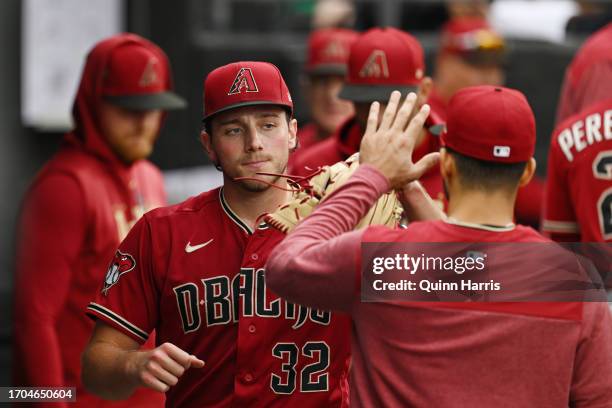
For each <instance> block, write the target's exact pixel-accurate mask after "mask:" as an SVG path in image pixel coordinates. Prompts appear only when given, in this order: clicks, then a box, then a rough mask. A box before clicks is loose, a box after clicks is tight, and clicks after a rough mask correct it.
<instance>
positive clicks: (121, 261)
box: [102, 251, 136, 296]
mask: <svg viewBox="0 0 612 408" xmlns="http://www.w3.org/2000/svg"><path fill="white" fill-rule="evenodd" d="M135 267H136V261H135V260H134V257H133V256H132V255H130V254H124V253H123V252H121V251H117V253H116V254H115V257H114V258H113V261H112V262H111V264H110V266H109V267H108V271H107V272H106V277H105V278H104V287H103V288H102V293H103V294H104V296H106V295H107V294H108V290H109V289H110V288H111V287H112V286H114V285H115V284H116V283H117V282H118V281H119V278H120V277H121V275H123V274H125V273H128V272H129V271H131V270H132V269H134V268H135Z"/></svg>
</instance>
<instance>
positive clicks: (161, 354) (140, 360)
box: [129, 343, 204, 392]
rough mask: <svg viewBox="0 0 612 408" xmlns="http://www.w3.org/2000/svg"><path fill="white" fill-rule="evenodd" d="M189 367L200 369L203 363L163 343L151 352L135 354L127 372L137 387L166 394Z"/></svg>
mask: <svg viewBox="0 0 612 408" xmlns="http://www.w3.org/2000/svg"><path fill="white" fill-rule="evenodd" d="M191 367H195V368H202V367H204V361H202V360H200V359H199V358H197V357H196V356H194V355H192V354H189V353H187V352H185V351H183V350H181V349H180V348H178V347H177V346H175V345H174V344H171V343H164V344H162V345H161V346H159V347H157V348H155V349H153V350H151V351H147V352H137V353H135V361H133V364H131V365H130V368H129V371H130V376H131V377H132V378H134V380H135V382H137V383H139V385H142V386H144V387H148V388H152V389H154V390H156V391H159V392H166V391H168V390H169V389H170V387H171V386H173V385H176V383H178V380H179V378H180V377H181V376H182V375H183V374H184V373H185V371H187V369H189V368H191Z"/></svg>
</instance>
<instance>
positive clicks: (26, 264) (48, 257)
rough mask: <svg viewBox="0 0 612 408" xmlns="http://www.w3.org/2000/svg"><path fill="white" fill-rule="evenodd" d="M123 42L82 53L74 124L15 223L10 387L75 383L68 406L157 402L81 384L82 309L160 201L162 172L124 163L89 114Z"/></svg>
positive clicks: (158, 399) (157, 397)
mask: <svg viewBox="0 0 612 408" xmlns="http://www.w3.org/2000/svg"><path fill="white" fill-rule="evenodd" d="M126 41H134V40H133V39H130V38H128V36H117V37H116V38H115V39H114V40H113V41H106V42H104V45H103V46H98V47H96V48H95V49H94V50H93V51H92V52H91V53H90V54H89V55H88V58H87V61H86V63H85V67H84V69H83V74H82V77H81V83H80V85H79V89H78V92H77V96H76V99H75V102H74V107H73V118H74V120H75V124H76V126H75V129H74V130H73V131H72V132H70V133H68V134H66V136H65V137H64V142H63V144H62V146H61V148H60V150H59V152H58V153H57V154H56V155H55V156H53V158H52V159H51V160H50V161H49V162H48V163H47V164H46V165H45V166H44V168H43V169H42V170H41V171H40V172H39V174H38V175H37V177H36V179H35V180H34V182H33V183H32V185H31V187H30V189H29V190H28V192H27V194H26V196H25V199H24V201H23V204H22V209H21V218H20V222H19V230H18V237H17V239H18V243H17V259H16V269H17V270H16V280H15V299H14V319H13V324H14V329H13V336H14V341H13V344H14V347H15V351H14V355H13V361H14V362H15V364H14V367H15V378H14V383H15V385H22V386H23V385H29V386H41V387H42V386H45V387H50V386H69V387H76V401H77V402H76V403H75V404H67V405H65V406H71V407H81V406H82V407H88V408H89V407H100V406H104V407H111V406H112V407H115V406H117V407H120V406H125V407H138V406H141V407H155V406H162V405H163V401H164V399H163V395H161V394H159V393H156V392H153V391H151V390H141V391H139V392H137V393H135V394H134V396H133V397H132V398H130V399H129V400H127V401H123V402H110V401H103V400H102V399H101V398H98V397H96V396H94V395H92V394H89V393H88V392H86V391H85V389H84V388H83V386H82V384H81V380H80V377H81V353H82V352H83V350H84V349H85V346H86V344H87V342H88V340H89V338H90V336H91V333H92V330H93V322H92V321H91V320H90V319H88V318H87V316H85V314H84V313H83V309H84V308H85V307H86V306H87V304H88V303H89V302H90V301H91V299H92V297H94V296H95V294H96V292H97V291H98V288H99V285H100V281H101V280H102V279H103V278H104V272H105V270H106V269H107V267H108V261H109V259H110V258H112V256H113V254H114V253H115V251H116V249H117V246H118V245H119V243H120V242H121V240H122V239H123V238H124V237H125V235H126V234H127V233H128V231H129V229H130V227H131V226H132V225H133V224H134V223H135V222H136V220H137V219H138V218H140V217H141V216H142V214H144V212H145V211H147V210H149V209H152V208H155V207H158V206H160V205H164V204H165V203H166V195H165V192H164V188H163V179H162V176H161V173H160V171H159V170H158V169H157V168H156V167H155V166H154V165H153V164H152V163H150V162H148V161H146V160H141V161H138V162H136V163H134V164H132V165H127V164H124V163H122V162H121V161H120V160H119V159H118V158H117V156H116V155H115V154H114V153H113V151H112V150H111V148H110V147H109V146H108V144H107V143H106V141H105V139H104V136H103V135H102V132H101V131H100V129H99V126H98V124H97V120H96V115H97V111H98V106H99V104H100V103H101V100H102V97H101V87H102V84H103V77H104V75H105V74H106V69H105V67H106V66H107V62H108V59H109V58H110V55H111V51H112V50H113V49H114V47H117V46H119V45H120V44H123V43H125V42H126ZM165 69H167V67H166V68H165ZM45 404H47V403H37V404H36V405H37V406H40V407H43V406H46V405H45ZM48 404H49V405H50V406H52V407H60V406H63V405H62V404H60V403H48Z"/></svg>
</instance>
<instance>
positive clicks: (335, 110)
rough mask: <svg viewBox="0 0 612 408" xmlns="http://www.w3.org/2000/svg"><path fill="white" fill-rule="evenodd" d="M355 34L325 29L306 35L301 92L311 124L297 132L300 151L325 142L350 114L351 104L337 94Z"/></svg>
mask: <svg viewBox="0 0 612 408" xmlns="http://www.w3.org/2000/svg"><path fill="white" fill-rule="evenodd" d="M358 35H359V34H358V33H357V32H355V31H353V30H348V29H344V28H325V29H320V30H315V31H313V32H312V33H311V34H310V38H309V39H308V60H307V62H306V78H305V84H304V91H305V96H306V100H307V101H308V106H309V108H310V115H311V117H312V122H311V123H307V124H306V125H304V126H301V127H300V129H299V130H298V140H299V149H300V150H303V149H306V148H308V147H310V146H312V145H313V144H315V143H317V142H320V141H321V140H323V139H326V138H327V137H328V136H329V135H331V134H332V133H334V131H335V130H336V129H337V128H338V127H339V126H340V125H341V124H342V123H343V122H344V121H346V120H347V119H348V118H349V117H350V116H352V115H353V114H354V110H353V104H352V103H351V102H350V101H346V100H343V99H340V98H338V93H339V92H340V89H341V88H342V84H343V83H344V77H345V75H346V63H347V61H348V57H349V52H350V47H351V44H352V43H353V42H355V40H356V39H357V37H358Z"/></svg>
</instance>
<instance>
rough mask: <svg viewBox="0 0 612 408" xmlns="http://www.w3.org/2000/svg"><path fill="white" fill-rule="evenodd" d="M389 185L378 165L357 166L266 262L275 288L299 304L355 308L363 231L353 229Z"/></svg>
mask: <svg viewBox="0 0 612 408" xmlns="http://www.w3.org/2000/svg"><path fill="white" fill-rule="evenodd" d="M388 189H389V184H388V181H387V180H386V179H385V177H384V176H383V175H382V174H380V173H379V172H378V171H377V170H375V169H374V168H373V167H370V166H367V165H366V166H362V167H360V168H359V169H357V171H356V172H355V173H354V174H353V175H352V176H351V178H350V179H349V181H348V182H347V183H345V184H344V185H342V186H341V187H339V188H338V189H337V190H335V191H334V192H333V193H332V194H331V195H330V196H329V197H328V198H327V199H326V200H325V201H324V202H323V203H321V205H319V207H318V208H317V209H316V210H315V211H314V212H313V213H312V214H311V215H310V216H309V217H307V218H306V219H305V220H304V221H302V223H300V224H299V225H298V226H297V227H296V228H295V229H294V230H293V231H292V232H291V233H290V234H289V235H288V236H287V238H285V240H284V241H282V242H281V243H280V244H279V245H278V246H277V247H276V248H275V250H274V251H273V252H272V254H271V255H270V257H269V258H268V262H267V264H266V282H267V284H268V285H269V286H270V288H271V289H272V291H274V292H275V293H277V294H278V295H280V296H281V297H284V298H286V299H287V300H289V301H291V302H295V303H298V304H302V305H306V306H312V307H316V308H319V309H324V310H342V311H345V312H350V309H351V305H352V304H353V301H354V298H355V295H356V294H358V290H357V287H356V285H355V282H359V280H358V279H356V278H355V275H356V274H357V275H359V274H358V271H359V266H360V265H359V261H358V259H357V254H358V253H359V251H360V248H361V237H362V235H363V230H360V231H352V230H353V228H354V227H355V225H357V223H358V222H359V220H361V219H362V218H363V217H364V216H365V215H366V213H367V212H368V211H369V209H370V208H371V207H372V205H373V204H374V203H375V202H376V200H377V199H378V198H379V197H380V196H381V195H382V194H383V193H385V192H386V191H387V190H388ZM349 231H351V232H349Z"/></svg>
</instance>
